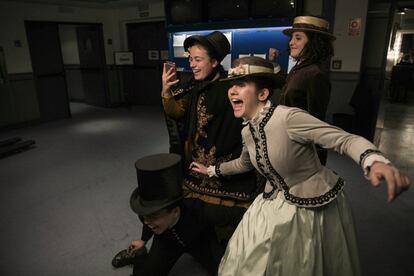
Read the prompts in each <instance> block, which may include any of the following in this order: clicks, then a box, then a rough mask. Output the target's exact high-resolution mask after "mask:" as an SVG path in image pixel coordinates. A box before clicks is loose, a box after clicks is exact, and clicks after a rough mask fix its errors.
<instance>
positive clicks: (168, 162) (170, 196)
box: [129, 153, 183, 216]
mask: <svg viewBox="0 0 414 276" xmlns="http://www.w3.org/2000/svg"><path fill="white" fill-rule="evenodd" d="M135 168H136V171H137V178H138V188H136V189H135V190H134V192H133V193H132V195H131V197H130V201H129V202H130V205H131V208H132V210H133V211H134V212H135V213H137V214H139V215H143V216H145V215H150V214H152V213H155V212H157V211H159V210H161V209H163V208H165V207H167V206H169V205H172V204H173V203H176V202H178V201H179V200H181V199H182V197H183V191H182V188H181V185H182V180H183V176H182V169H181V157H180V156H179V155H177V154H170V153H166V154H156V155H150V156H147V157H144V158H141V159H139V160H137V161H136V162H135Z"/></svg>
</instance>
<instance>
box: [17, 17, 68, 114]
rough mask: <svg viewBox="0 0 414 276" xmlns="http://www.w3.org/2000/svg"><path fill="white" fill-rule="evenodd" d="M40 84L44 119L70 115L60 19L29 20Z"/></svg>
mask: <svg viewBox="0 0 414 276" xmlns="http://www.w3.org/2000/svg"><path fill="white" fill-rule="evenodd" d="M25 26H26V33H27V40H28V44H29V50H30V56H31V61H32V67H33V75H34V79H35V84H36V90H37V96H38V102H39V111H40V120H41V121H51V120H55V119H60V118H66V117H70V109H69V102H68V95H67V88H66V79H65V74H64V68H63V61H62V52H61V48H60V40H59V30H58V25H57V24H56V23H50V22H33V21H25Z"/></svg>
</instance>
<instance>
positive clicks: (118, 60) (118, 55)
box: [114, 52, 134, 65]
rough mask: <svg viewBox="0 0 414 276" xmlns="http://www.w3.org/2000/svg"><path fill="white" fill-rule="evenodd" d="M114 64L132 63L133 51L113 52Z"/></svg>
mask: <svg viewBox="0 0 414 276" xmlns="http://www.w3.org/2000/svg"><path fill="white" fill-rule="evenodd" d="M114 63H115V65H133V64H134V53H133V52H114Z"/></svg>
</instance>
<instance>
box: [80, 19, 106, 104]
mask: <svg viewBox="0 0 414 276" xmlns="http://www.w3.org/2000/svg"><path fill="white" fill-rule="evenodd" d="M76 34H77V39H78V50H79V61H80V69H81V72H82V80H83V90H84V93H85V102H86V103H87V104H91V105H95V106H103V107H105V106H108V78H107V72H106V62H105V50H104V43H103V31H102V25H100V24H99V25H98V24H96V25H85V26H79V27H77V28H76Z"/></svg>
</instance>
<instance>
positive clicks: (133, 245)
mask: <svg viewBox="0 0 414 276" xmlns="http://www.w3.org/2000/svg"><path fill="white" fill-rule="evenodd" d="M143 246H145V241H143V240H133V241H131V243H130V244H129V246H128V249H129V250H130V251H135V250H138V249H140V248H141V247H143Z"/></svg>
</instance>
